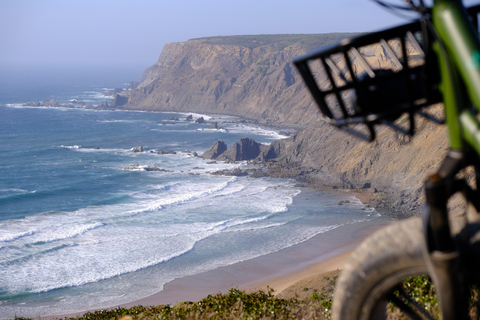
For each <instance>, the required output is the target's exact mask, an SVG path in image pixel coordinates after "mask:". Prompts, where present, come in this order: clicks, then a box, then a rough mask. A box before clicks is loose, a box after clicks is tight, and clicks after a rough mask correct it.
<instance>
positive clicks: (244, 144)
mask: <svg viewBox="0 0 480 320" xmlns="http://www.w3.org/2000/svg"><path fill="white" fill-rule="evenodd" d="M276 155H277V154H276V153H275V148H274V147H272V146H270V145H263V144H261V143H258V142H255V140H253V139H250V138H243V139H240V140H239V141H237V142H235V143H234V144H233V145H232V146H231V147H230V148H228V149H227V145H226V144H225V142H223V141H222V140H218V141H217V142H215V143H214V144H213V145H212V146H211V147H210V148H209V149H208V150H207V151H205V152H204V153H203V154H202V156H201V157H202V158H204V159H212V160H213V159H215V160H219V161H226V162H235V161H244V160H254V159H255V160H258V161H265V160H269V159H273V158H275V156H276Z"/></svg>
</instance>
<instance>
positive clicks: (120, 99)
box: [109, 94, 128, 108]
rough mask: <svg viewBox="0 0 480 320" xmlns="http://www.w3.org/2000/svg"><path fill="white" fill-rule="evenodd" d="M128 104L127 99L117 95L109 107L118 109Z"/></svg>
mask: <svg viewBox="0 0 480 320" xmlns="http://www.w3.org/2000/svg"><path fill="white" fill-rule="evenodd" d="M127 102H128V98H127V97H124V96H121V95H119V94H115V98H113V100H112V101H111V102H110V104H109V106H110V107H114V108H118V107H121V106H123V105H125V104H126V103H127Z"/></svg>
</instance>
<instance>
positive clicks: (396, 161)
mask: <svg viewBox="0 0 480 320" xmlns="http://www.w3.org/2000/svg"><path fill="white" fill-rule="evenodd" d="M346 36H348V35H346V34H327V35H277V36H238V37H233V36H232V37H213V38H204V39H195V40H188V41H186V42H183V43H171V44H168V45H166V46H165V47H164V49H163V51H162V53H161V55H160V57H159V59H158V62H157V63H156V64H155V65H153V66H152V67H150V68H149V69H147V70H146V71H145V73H144V77H143V81H142V82H141V84H140V85H139V86H138V88H137V89H136V90H134V91H133V93H131V95H130V96H129V97H128V102H127V103H126V104H125V105H124V106H123V108H126V109H143V110H158V111H185V112H186V111H188V112H203V113H215V114H219V113H223V114H231V115H238V116H242V117H246V118H253V119H256V120H259V121H260V122H263V123H266V124H270V125H289V126H291V125H296V126H298V127H301V128H302V130H301V131H299V133H298V134H296V135H295V136H293V137H291V138H289V139H285V140H280V141H277V142H275V143H274V144H273V145H272V148H273V149H274V150H275V154H276V157H275V159H272V160H270V161H272V162H275V163H277V164H280V165H281V166H282V167H283V168H292V170H293V169H294V170H297V171H295V172H308V174H306V175H305V176H304V177H302V178H303V179H304V180H305V181H307V182H315V183H319V184H323V185H327V186H334V187H345V188H353V187H356V188H362V187H363V186H372V187H373V188H375V189H377V190H379V191H383V192H384V196H385V195H386V196H388V197H389V202H390V204H393V207H395V208H398V211H399V212H401V213H402V214H403V215H404V216H405V215H411V214H418V212H419V207H420V206H419V204H420V203H421V201H422V190H423V181H424V179H425V177H426V175H427V174H428V173H430V172H432V170H434V169H435V168H436V166H437V165H438V164H439V162H440V160H441V159H442V157H443V156H444V154H445V153H446V148H447V141H446V135H445V132H444V128H443V127H439V126H436V125H433V124H432V123H429V122H427V121H425V120H421V119H420V120H418V121H417V122H418V127H419V129H418V130H417V134H416V136H415V137H414V138H413V139H410V138H408V137H404V136H401V135H398V134H396V133H394V132H392V131H391V130H388V129H385V130H382V131H381V132H380V133H379V135H378V139H377V140H376V142H374V143H367V142H362V141H360V140H358V139H356V138H354V137H352V136H349V135H347V134H345V133H344V132H342V131H340V130H337V129H335V128H333V127H331V126H329V125H328V124H326V122H325V121H324V120H323V119H322V117H321V115H320V113H319V112H318V110H317V109H316V107H315V105H314V103H313V100H312V98H311V97H310V94H309V93H308V92H307V90H306V88H305V86H304V84H303V82H302V81H301V79H300V77H299V75H298V73H297V72H296V70H295V69H294V67H293V65H292V64H291V61H292V59H293V58H294V57H297V56H299V55H303V54H305V53H306V52H307V51H309V50H311V49H313V48H315V47H318V46H321V45H324V44H327V43H329V42H332V41H337V40H339V39H341V38H344V37H346ZM368 59H369V63H370V64H373V65H375V64H378V65H379V66H380V65H386V64H391V63H392V62H391V61H390V59H389V57H388V55H386V54H385V52H384V51H383V50H381V49H380V48H372V51H371V52H370V53H369V57H368ZM358 68H360V67H359V66H358ZM213 142H214V141H212V143H213ZM298 168H306V170H303V171H302V170H298Z"/></svg>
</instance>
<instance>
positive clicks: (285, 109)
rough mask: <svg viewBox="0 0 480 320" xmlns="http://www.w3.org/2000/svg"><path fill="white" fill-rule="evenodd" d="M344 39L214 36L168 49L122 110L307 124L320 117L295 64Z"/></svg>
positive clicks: (322, 36) (335, 35) (339, 36)
mask: <svg viewBox="0 0 480 320" xmlns="http://www.w3.org/2000/svg"><path fill="white" fill-rule="evenodd" d="M345 36H346V34H326V35H325V34H322V35H271V36H269V35H260V36H235V37H233V36H232V37H213V38H203V39H194V40H188V41H186V42H182V43H170V44H167V45H165V47H164V48H163V50H162V53H161V54H160V57H159V59H158V61H157V63H156V64H155V65H153V66H152V67H150V68H149V69H147V70H146V71H145V74H144V77H143V81H142V83H141V84H140V85H139V86H138V88H137V89H136V90H135V91H134V92H133V94H131V96H130V97H129V99H128V102H127V103H126V104H125V106H124V108H127V109H147V110H166V111H185V110H188V111H197V112H210V113H217V114H218V113H223V114H231V115H239V116H242V117H247V118H254V119H257V120H262V121H264V122H268V123H272V124H278V123H289V124H302V125H305V124H307V123H309V122H311V121H312V120H314V119H316V118H317V116H318V113H317V111H316V109H315V107H314V106H313V103H312V101H311V99H310V97H309V96H308V95H307V94H306V92H305V88H304V86H303V84H302V83H301V81H300V79H299V77H298V74H297V72H296V70H295V69H294V67H293V65H292V64H291V61H292V59H293V58H294V57H297V56H299V55H301V54H305V53H306V52H307V51H309V50H311V49H312V48H315V47H318V46H321V45H324V44H326V43H329V42H332V41H337V40H339V39H341V38H344V37H345Z"/></svg>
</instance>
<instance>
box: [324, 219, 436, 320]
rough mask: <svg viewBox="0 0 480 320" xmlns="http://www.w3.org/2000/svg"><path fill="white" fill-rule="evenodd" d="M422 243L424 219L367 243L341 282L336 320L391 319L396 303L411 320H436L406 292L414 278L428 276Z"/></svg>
mask: <svg viewBox="0 0 480 320" xmlns="http://www.w3.org/2000/svg"><path fill="white" fill-rule="evenodd" d="M422 242H423V235H422V221H421V219H420V218H411V219H408V220H404V221H401V222H396V223H393V224H391V225H389V226H387V227H386V228H384V229H382V230H380V231H378V232H377V233H375V234H374V235H373V236H371V237H370V238H368V239H367V240H365V241H364V242H363V243H362V244H361V245H360V246H359V247H358V248H357V249H356V250H355V252H354V253H353V254H352V257H351V258H350V260H349V262H348V263H347V265H346V266H345V269H344V270H343V271H342V273H341V274H340V277H339V279H338V281H337V285H336V288H335V297H334V301H333V310H332V318H333V319H339V320H349V319H352V320H358V319H387V310H390V309H392V307H391V305H390V304H389V303H390V301H393V302H395V305H397V306H398V305H402V307H403V308H405V310H403V309H402V310H403V311H402V312H403V313H404V314H406V315H407V317H406V318H407V319H409V318H412V319H417V318H418V319H423V318H427V319H428V318H432V319H434V318H435V316H433V315H432V316H430V315H428V312H427V311H426V310H425V309H424V308H423V306H421V305H420V304H419V303H417V302H415V301H414V300H415V299H410V300H409V299H408V295H407V294H406V293H407V292H405V290H404V288H402V286H403V284H404V283H405V280H406V279H408V278H410V277H416V276H428V273H427V267H426V264H425V262H424V260H423V253H422V252H423V244H422ZM426 279H428V278H426ZM396 312H398V309H397V311H396ZM413 314H417V315H418V316H417V317H416V316H415V315H413ZM420 315H421V316H420Z"/></svg>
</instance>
